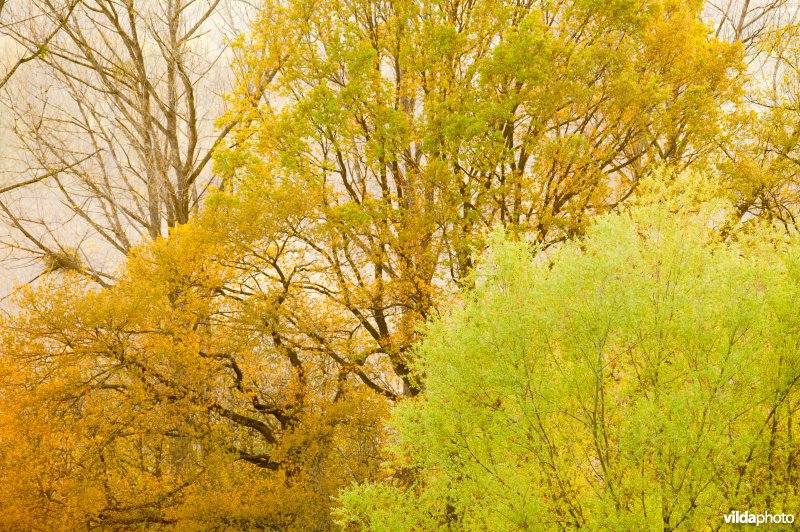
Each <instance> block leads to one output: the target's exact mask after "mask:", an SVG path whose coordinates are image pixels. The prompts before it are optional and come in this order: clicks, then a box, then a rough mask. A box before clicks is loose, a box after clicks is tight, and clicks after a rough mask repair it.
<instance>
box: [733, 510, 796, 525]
mask: <svg viewBox="0 0 800 532" xmlns="http://www.w3.org/2000/svg"><path fill="white" fill-rule="evenodd" d="M722 517H723V519H725V523H726V524H734V525H756V526H759V525H767V524H769V525H784V524H785V525H791V524H792V523H794V514H771V513H767V512H764V513H760V514H751V513H750V512H746V511H745V512H740V511H738V510H734V511H733V512H731V513H729V514H726V515H723V516H722Z"/></svg>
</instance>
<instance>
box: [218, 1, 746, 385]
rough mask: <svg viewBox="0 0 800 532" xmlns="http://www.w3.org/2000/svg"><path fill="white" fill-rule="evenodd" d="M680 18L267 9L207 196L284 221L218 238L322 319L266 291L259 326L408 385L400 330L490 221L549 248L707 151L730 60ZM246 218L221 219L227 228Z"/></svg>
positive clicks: (735, 54) (424, 309)
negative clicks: (215, 193)
mask: <svg viewBox="0 0 800 532" xmlns="http://www.w3.org/2000/svg"><path fill="white" fill-rule="evenodd" d="M700 9H701V4H700V3H699V2H690V3H687V2H646V3H645V5H644V7H642V6H640V5H639V4H636V3H632V2H611V3H608V2H594V1H588V0H582V1H577V2H560V3H554V2H532V3H515V2H504V1H482V2H459V1H454V2H444V3H441V2H424V3H422V4H418V3H413V2H402V1H401V2H392V3H379V2H351V3H347V4H341V3H337V2H317V3H314V4H302V3H292V4H289V5H282V4H279V3H275V4H274V5H269V6H267V7H266V8H265V9H264V12H263V16H262V18H261V19H260V21H259V22H258V23H257V25H256V26H255V28H254V33H255V36H254V37H253V42H254V46H252V47H251V49H250V53H249V55H247V56H246V63H245V64H244V66H243V67H242V70H243V72H244V75H243V76H242V79H243V80H245V81H247V80H249V79H250V78H249V77H248V74H249V76H251V77H253V78H254V79H253V80H252V81H250V83H246V84H245V86H244V88H243V89H242V90H241V92H243V93H244V94H249V93H250V92H251V91H249V90H248V89H247V87H249V86H250V85H258V84H259V80H260V79H261V76H262V72H263V68H262V67H261V66H260V65H261V64H262V61H264V59H263V58H266V62H267V64H274V59H272V58H274V57H282V58H283V60H282V61H281V62H280V66H279V68H278V69H277V70H276V75H275V77H274V79H273V81H272V83H271V85H270V87H269V90H268V91H265V93H264V99H263V101H261V102H260V104H259V105H258V106H257V107H256V106H254V102H253V99H252V98H250V97H241V98H239V100H240V106H243V107H245V108H246V109H248V111H247V112H249V113H250V116H251V117H252V120H248V121H247V122H245V124H246V125H245V126H243V127H240V128H237V129H236V131H235V137H234V138H235V146H234V148H233V149H231V150H221V151H220V154H219V156H218V167H217V168H218V172H219V173H220V174H221V175H222V176H224V178H225V179H226V185H225V186H226V187H227V188H226V190H227V191H231V192H232V194H233V195H234V196H237V195H240V196H244V197H253V198H254V199H250V200H248V201H250V202H251V203H254V204H259V205H260V206H261V207H260V208H261V209H262V210H263V211H264V212H267V213H269V214H266V215H264V216H267V217H270V218H273V217H274V216H273V214H272V213H273V212H280V213H283V216H284V218H285V221H284V222H283V223H278V225H270V226H269V227H270V230H269V231H262V232H260V233H259V231H258V228H254V229H252V230H248V231H246V232H244V234H240V233H236V234H237V238H240V239H243V246H246V247H248V248H249V252H247V253H246V259H241V261H240V262H241V265H242V267H243V269H244V270H246V271H247V272H250V273H251V274H252V280H251V282H248V283H246V286H244V287H243V289H244V291H245V295H246V296H247V297H251V298H253V299H259V298H265V297H266V298H268V297H269V294H270V293H271V292H272V291H275V290H279V289H282V288H281V287H285V289H286V290H287V291H289V292H291V291H294V290H297V291H300V292H302V293H304V294H305V295H304V296H303V297H304V298H311V299H313V300H316V301H320V302H322V303H320V304H324V305H330V306H331V307H332V308H334V309H337V310H336V313H337V314H339V315H342V316H347V317H348V318H349V322H348V323H347V324H346V326H344V330H338V329H337V330H333V329H331V328H330V327H328V326H327V325H326V324H325V323H324V322H314V321H313V320H314V318H313V317H311V316H308V315H304V314H303V312H304V311H303V310H302V309H300V308H297V307H294V308H292V307H290V306H289V305H285V304H283V305H280V306H279V309H280V312H278V313H277V314H276V315H277V317H276V318H275V319H276V322H277V323H278V325H276V326H275V327H276V329H278V330H292V331H293V332H296V333H299V335H298V336H296V337H295V338H294V343H295V344H299V346H301V347H302V349H303V350H304V351H309V352H321V353H326V354H327V355H328V356H329V358H330V359H331V360H332V361H334V362H335V363H336V364H337V365H339V366H341V367H347V368H351V370H352V371H354V372H355V373H356V374H357V375H359V378H360V379H361V380H362V381H363V382H364V383H365V384H367V385H368V386H369V387H371V388H373V389H375V390H378V391H380V392H381V393H383V394H385V395H387V396H389V397H397V396H401V395H413V394H414V393H416V389H415V387H414V385H413V383H412V380H411V379H410V372H409V367H408V358H407V357H408V348H409V346H410V345H411V343H412V342H413V340H414V339H415V338H416V335H415V332H414V331H415V327H416V325H417V324H418V323H419V322H420V321H423V320H425V319H426V318H428V317H429V316H431V315H432V314H434V313H435V309H436V307H437V306H438V305H439V304H440V302H442V301H446V300H447V299H448V298H449V297H451V296H452V295H453V293H454V292H455V290H456V289H457V288H458V287H459V286H460V285H461V284H462V283H463V282H464V280H465V278H466V276H467V275H468V273H469V272H470V271H471V268H472V266H473V259H472V257H473V253H474V252H475V251H476V250H480V249H481V248H482V246H483V239H484V237H485V234H486V233H487V232H488V231H489V229H490V228H491V227H493V226H494V225H495V224H500V225H502V226H504V227H507V228H508V230H509V231H511V232H520V233H525V234H528V235H530V236H531V238H533V239H535V240H536V241H538V242H540V243H542V244H543V245H552V244H555V243H558V242H561V241H563V240H564V239H566V238H569V237H571V236H575V235H578V234H580V233H581V231H582V228H583V227H584V225H585V223H586V221H587V219H588V218H589V217H590V216H592V215H594V214H597V213H601V212H604V211H607V210H609V209H612V208H614V207H615V206H616V205H618V204H620V203H621V202H623V201H624V200H625V199H626V198H628V197H630V195H631V194H633V192H634V191H635V188H636V185H637V183H638V182H639V180H640V179H641V178H642V177H643V176H645V175H647V174H648V173H649V172H651V171H652V169H653V168H655V167H657V166H659V165H668V166H670V167H674V168H677V169H680V168H684V167H686V166H687V165H690V164H696V165H702V164H705V162H708V161H710V159H709V157H708V155H709V154H710V152H711V151H712V150H713V149H714V148H715V146H716V144H717V142H718V133H719V132H720V131H719V127H718V125H717V124H718V122H719V119H720V117H721V116H723V114H724V113H723V112H722V108H723V106H724V105H726V104H727V103H730V102H732V101H735V100H736V98H737V97H738V93H739V89H740V82H741V79H740V78H739V74H740V73H741V68H742V65H741V63H740V50H739V47H738V46H736V45H728V44H724V43H721V42H719V41H717V40H715V39H713V38H710V37H709V35H708V27H707V26H706V25H705V23H703V22H702V20H701V19H700ZM286 50H291V51H292V53H286V54H284V53H283V52H284V51H286ZM252 65H255V67H253V66H252ZM240 112H245V111H240ZM258 209H259V207H258V205H251V207H248V208H247V209H243V210H240V211H239V212H241V213H244V214H240V215H238V216H239V217H240V221H239V222H238V224H239V226H241V225H243V224H244V223H246V219H260V218H258V215H255V214H254V213H255V212H259V211H258ZM233 211H236V209H233ZM221 216H223V217H225V218H232V219H236V218H237V214H235V212H233V213H231V212H229V211H226V213H225V214H223V215H221ZM242 216H243V218H242ZM268 281H269V282H268ZM265 283H266V284H265ZM299 324H303V325H299ZM343 335H346V341H343V340H344V338H343ZM281 341H285V339H284V340H281ZM378 361H381V363H382V364H385V363H386V362H388V363H389V365H390V366H391V368H390V371H389V373H388V374H387V371H386V370H385V369H384V368H383V367H381V368H380V369H379V370H376V369H375V368H374V367H372V366H373V365H374V364H375V363H377V362H378ZM387 375H388V376H390V377H393V378H390V379H387V378H386V377H387Z"/></svg>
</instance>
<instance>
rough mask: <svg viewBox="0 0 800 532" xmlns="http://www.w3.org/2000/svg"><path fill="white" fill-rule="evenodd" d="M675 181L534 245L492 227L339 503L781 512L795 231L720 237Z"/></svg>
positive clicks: (406, 523)
mask: <svg viewBox="0 0 800 532" xmlns="http://www.w3.org/2000/svg"><path fill="white" fill-rule="evenodd" d="M692 178H694V179H697V178H698V176H692ZM686 184H688V181H687V180H684V182H683V183H681V185H682V186H683V185H686ZM679 200H680V201H676V199H675V198H674V197H673V198H672V199H663V198H662V201H661V202H658V203H655V204H643V205H639V206H637V207H635V208H632V209H630V210H627V209H626V212H624V213H622V214H614V215H609V216H605V217H602V218H600V219H598V220H597V221H595V222H593V223H592V224H591V226H590V227H589V229H588V231H587V234H586V236H585V237H584V238H581V239H579V240H575V241H573V242H571V243H569V244H568V245H565V246H563V247H562V248H561V249H560V250H559V251H558V252H557V253H555V254H553V255H551V256H548V257H547V258H546V259H545V258H543V257H542V256H541V255H540V254H538V253H536V250H535V249H532V248H530V247H529V246H527V245H525V244H521V243H519V242H501V241H500V240H499V239H498V240H497V242H496V245H495V246H493V250H492V253H491V255H490V258H489V259H488V260H487V261H486V263H485V264H483V265H481V267H479V268H478V271H477V273H476V284H477V285H478V287H477V288H476V289H475V290H474V291H473V292H471V294H470V295H469V297H468V298H467V301H466V303H465V305H464V306H463V307H461V308H457V309H455V310H454V311H453V312H452V313H451V314H449V315H448V316H446V317H444V318H443V319H441V320H439V321H437V322H436V323H434V324H433V325H431V326H430V328H429V331H428V334H427V335H426V339H425V340H424V342H423V343H422V344H421V346H420V348H419V351H418V354H419V365H420V373H421V374H424V375H425V380H424V382H425V391H424V393H423V394H421V395H420V396H419V397H418V398H416V399H415V400H412V401H407V402H404V403H401V404H400V405H399V406H397V407H396V408H395V410H394V414H393V416H392V422H391V425H392V427H393V428H394V429H395V431H396V432H395V433H394V434H395V436H394V437H393V438H391V440H390V441H391V449H392V457H393V459H392V460H391V461H390V462H389V464H390V466H391V469H390V470H389V471H388V472H387V479H386V480H384V481H383V482H380V483H372V484H365V485H362V486H359V487H355V488H352V489H350V490H349V491H348V492H347V493H346V494H345V495H344V496H343V501H344V504H345V507H344V509H343V510H340V511H339V517H340V520H341V523H342V524H345V525H350V524H355V523H358V524H360V525H361V526H362V527H363V528H365V529H370V530H435V529H440V528H450V529H465V530H478V529H481V530H483V529H488V530H523V529H550V528H553V529H561V528H588V529H601V528H610V529H614V530H656V529H663V530H675V529H686V530H696V529H699V528H704V527H706V526H709V525H711V526H713V525H714V524H717V525H718V526H719V525H721V523H722V517H721V516H722V515H723V514H726V513H728V512H730V511H731V510H733V509H745V508H752V509H760V508H769V509H771V511H773V512H774V513H781V512H786V513H792V514H797V512H798V509H800V494H799V493H798V491H797V487H798V483H797V480H798V471H797V465H796V456H797V449H798V446H797V440H796V437H797V436H796V434H797V429H798V417H797V415H798V408H800V360H798V356H800V355H799V353H800V350H799V349H798V347H800V345H799V344H798V342H800V312H799V311H798V308H797V305H796V304H795V299H796V297H797V295H798V290H800V244H799V243H798V241H797V239H796V238H795V239H791V240H790V241H787V240H786V239H785V238H784V237H782V236H780V235H778V234H776V232H774V231H770V230H765V229H764V228H763V227H762V228H760V229H756V230H753V232H752V234H749V235H747V236H743V237H742V238H740V239H737V241H735V242H728V243H724V242H720V241H719V240H718V239H717V238H716V235H715V232H714V231H713V228H714V226H715V225H716V224H717V223H719V221H720V211H719V207H720V204H718V203H717V204H716V205H714V204H713V203H712V204H711V205H706V206H705V207H704V208H699V209H691V208H687V206H686V203H688V204H689V205H692V203H693V202H686V201H685V200H686V197H685V195H683V196H682V197H681V196H679ZM714 206H715V207H716V208H714ZM676 212H677V214H676ZM776 249H777V251H776Z"/></svg>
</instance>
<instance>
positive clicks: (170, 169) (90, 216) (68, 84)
mask: <svg viewBox="0 0 800 532" xmlns="http://www.w3.org/2000/svg"><path fill="white" fill-rule="evenodd" d="M235 1H236V0H163V1H157V0H80V1H78V2H77V3H73V4H71V5H69V6H68V8H65V7H64V6H63V5H61V4H59V3H57V1H56V0H40V1H37V2H34V3H33V4H31V5H30V6H28V11H27V13H28V17H29V19H30V20H33V19H37V20H40V22H37V23H36V24H22V23H18V24H13V25H8V26H5V27H3V31H4V33H5V35H6V36H8V37H10V38H12V39H13V41H14V42H15V43H17V45H18V46H20V47H21V48H22V50H23V51H24V55H23V58H24V59H26V62H27V61H31V64H30V65H28V68H27V69H26V72H25V73H24V75H17V76H15V78H14V80H12V82H10V83H8V84H7V86H6V88H5V89H6V95H7V97H8V101H9V102H11V104H12V105H10V106H9V112H10V115H11V117H12V119H13V131H14V137H15V142H16V150H17V151H16V153H18V154H19V157H18V161H17V165H16V166H17V167H20V168H23V169H24V172H22V173H19V172H15V173H14V174H13V175H12V178H11V179H10V180H9V179H6V180H5V181H6V183H7V184H6V185H5V186H0V215H2V216H3V217H4V219H5V221H6V223H7V225H8V226H9V227H10V228H11V229H12V231H11V235H12V237H13V238H11V239H7V242H6V244H7V245H9V246H12V247H14V248H15V249H17V250H21V251H23V252H24V254H25V255H26V256H29V257H30V256H34V257H41V258H43V259H44V260H45V265H46V269H50V270H53V269H61V268H65V269H71V270H78V271H81V272H84V273H86V274H87V275H89V276H91V277H92V278H94V279H95V280H97V281H98V282H100V283H101V284H107V283H108V282H110V280H111V274H110V271H111V267H112V266H113V265H114V264H115V263H116V261H117V260H118V258H119V257H121V256H123V255H124V254H126V253H128V251H129V250H130V249H131V246H133V245H134V244H136V243H137V242H138V241H141V240H142V239H147V238H151V239H152V238H157V237H159V236H162V235H165V234H166V233H167V232H168V231H169V229H170V228H172V227H175V226H177V225H180V224H183V223H186V222H187V221H188V219H189V217H190V215H191V213H192V212H193V211H194V210H196V209H197V208H198V205H199V202H200V200H201V198H202V197H203V196H204V194H205V193H206V192H207V191H208V190H209V187H212V186H213V185H214V176H213V174H212V172H211V171H210V166H211V165H210V160H211V156H212V152H213V150H214V149H215V148H216V147H217V146H218V145H219V144H220V143H221V142H223V140H224V139H225V138H226V136H227V134H228V133H229V132H230V130H231V128H232V127H233V126H234V125H235V124H236V123H237V118H236V117H229V118H228V120H227V121H225V122H224V123H221V124H218V125H215V119H216V118H217V117H219V116H220V114H221V113H222V111H223V110H224V97H223V93H224V91H225V88H226V86H227V84H226V76H229V75H231V74H230V69H229V67H228V65H227V64H224V63H225V61H223V59H224V58H225V57H227V56H228V54H229V48H228V46H227V44H226V42H227V40H228V39H229V38H230V37H231V36H232V35H226V33H227V31H226V29H225V17H224V16H223V15H224V13H225V12H227V10H229V9H233V4H234V2H235ZM245 9H246V7H245ZM17 18H18V19H20V20H22V19H24V17H22V16H21V15H20V14H19V13H18V14H17ZM41 20H44V21H46V24H44V23H43V22H41ZM43 24H44V25H45V26H47V27H51V28H58V31H55V32H53V33H52V34H49V35H48V38H47V40H46V41H42V38H41V35H40V31H38V30H37V28H39V27H42V26H43ZM43 43H44V44H43ZM28 58H30V59H28ZM33 59H36V61H32V60H33Z"/></svg>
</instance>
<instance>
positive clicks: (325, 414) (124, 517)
mask: <svg viewBox="0 0 800 532" xmlns="http://www.w3.org/2000/svg"><path fill="white" fill-rule="evenodd" d="M215 247H218V245H217V244H216V243H215V241H214V240H213V239H211V238H209V237H208V235H207V234H206V233H203V232H197V231H196V230H195V228H194V227H193V226H191V225H188V226H184V227H182V228H181V229H176V230H175V231H174V233H173V238H172V239H171V240H170V241H164V240H159V241H157V242H154V243H152V244H150V245H149V246H146V247H143V248H141V249H139V250H137V251H136V252H135V253H134V254H132V255H131V257H130V258H129V261H128V263H127V267H126V270H125V271H124V272H121V275H120V278H119V280H118V282H117V283H116V284H115V285H114V286H113V288H110V289H100V290H98V289H96V288H94V289H93V288H92V286H91V284H90V283H89V281H87V280H86V279H82V277H81V276H80V275H79V274H77V273H74V272H72V273H70V272H66V273H63V274H62V275H60V276H50V277H49V278H47V279H45V280H44V281H42V283H41V284H40V286H39V287H37V289H36V290H33V289H30V290H29V291H28V293H27V295H26V296H25V297H24V298H23V300H21V301H20V304H19V307H20V311H19V316H18V317H16V318H15V319H14V320H13V321H12V322H10V323H5V324H3V328H2V337H1V339H2V346H3V347H2V348H1V349H0V369H1V370H2V372H0V412H2V413H1V414H0V444H2V445H1V447H2V451H0V484H2V485H3V488H2V491H0V497H1V498H0V522H2V523H3V524H4V525H5V526H11V527H12V528H14V527H17V528H22V529H25V528H30V527H31V526H32V525H34V524H35V525H36V526H41V525H42V524H44V525H45V526H48V527H50V526H55V527H59V526H69V527H75V526H84V525H85V526H102V527H127V526H134V525H141V524H148V523H149V524H163V525H175V526H180V527H184V528H198V527H200V528H213V527H218V526H226V527H234V528H237V529H248V528H267V529H293V530H322V529H327V528H329V527H330V521H329V515H328V508H329V505H330V499H331V497H332V496H334V495H335V494H336V493H337V492H338V490H340V489H341V488H343V487H344V486H346V485H347V484H349V483H351V482H353V481H363V480H366V479H368V478H371V477H373V476H374V475H375V472H376V468H377V465H378V460H377V454H378V445H379V441H380V434H381V424H382V423H381V420H382V418H383V416H384V412H385V410H386V406H387V405H386V402H385V401H384V400H381V398H379V397H376V396H375V395H374V394H372V393H370V392H369V391H368V390H367V391H366V392H365V391H364V390H359V389H357V388H355V387H354V386H352V383H349V382H347V381H346V380H344V379H337V378H335V377H334V378H328V379H325V378H323V377H324V375H322V374H321V372H324V371H326V370H327V368H326V367H325V365H324V364H315V363H314V362H315V361H313V360H306V361H303V362H304V363H303V364H302V366H301V365H299V364H300V361H298V360H293V359H292V358H291V356H287V354H286V352H285V348H284V350H282V349H281V346H278V345H272V344H271V342H270V337H269V335H268V331H265V330H264V329H263V328H258V327H256V326H255V324H257V323H258V322H259V320H261V319H263V317H262V316H258V315H254V314H255V313H256V312H257V311H258V308H257V307H255V306H254V305H252V304H250V303H249V302H241V303H238V302H236V301H234V300H231V299H229V298H223V297H221V296H220V295H219V293H218V291H219V286H220V285H221V284H222V283H223V282H225V279H226V278H228V277H229V275H230V272H229V271H227V270H226V269H225V268H224V267H220V266H219V265H218V264H216V263H215V262H214V261H212V260H209V257H216V256H217V254H220V255H221V254H223V253H224V249H216V252H215V249H214V248H215ZM20 472H22V474H20Z"/></svg>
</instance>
